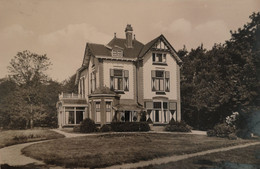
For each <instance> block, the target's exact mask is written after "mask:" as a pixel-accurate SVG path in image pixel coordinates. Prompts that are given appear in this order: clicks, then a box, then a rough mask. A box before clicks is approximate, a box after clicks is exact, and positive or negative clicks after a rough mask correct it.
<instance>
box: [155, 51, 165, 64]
mask: <svg viewBox="0 0 260 169" xmlns="http://www.w3.org/2000/svg"><path fill="white" fill-rule="evenodd" d="M152 55H153V63H166V53H153V54H152Z"/></svg>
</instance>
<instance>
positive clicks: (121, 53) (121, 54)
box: [112, 49, 123, 57]
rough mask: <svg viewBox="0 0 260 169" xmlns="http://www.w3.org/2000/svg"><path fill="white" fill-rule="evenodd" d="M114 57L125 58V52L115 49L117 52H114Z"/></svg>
mask: <svg viewBox="0 0 260 169" xmlns="http://www.w3.org/2000/svg"><path fill="white" fill-rule="evenodd" d="M112 56H113V57H122V56H123V51H122V50H116V49H115V50H113V51H112Z"/></svg>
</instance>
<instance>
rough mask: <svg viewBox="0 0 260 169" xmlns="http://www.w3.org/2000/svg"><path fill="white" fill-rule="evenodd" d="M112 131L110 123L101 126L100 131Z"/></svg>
mask: <svg viewBox="0 0 260 169" xmlns="http://www.w3.org/2000/svg"><path fill="white" fill-rule="evenodd" d="M109 131H111V127H110V126H109V125H106V124H105V125H103V126H102V127H101V128H100V132H109Z"/></svg>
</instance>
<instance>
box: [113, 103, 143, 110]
mask: <svg viewBox="0 0 260 169" xmlns="http://www.w3.org/2000/svg"><path fill="white" fill-rule="evenodd" d="M113 108H114V109H115V110H117V111H142V110H143V107H142V106H139V105H137V104H118V105H115V106H114V107H113Z"/></svg>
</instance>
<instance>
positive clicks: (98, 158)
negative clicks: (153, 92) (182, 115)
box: [22, 133, 252, 168]
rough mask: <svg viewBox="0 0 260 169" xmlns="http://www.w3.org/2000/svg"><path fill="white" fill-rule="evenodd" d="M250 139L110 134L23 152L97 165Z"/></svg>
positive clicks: (68, 163)
mask: <svg viewBox="0 0 260 169" xmlns="http://www.w3.org/2000/svg"><path fill="white" fill-rule="evenodd" d="M247 142H252V140H241V139H239V140H228V139H224V138H215V137H207V136H202V135H192V134H166V133H160V134H159V133H137V134H136V133H131V134H107V135H97V136H84V137H77V138H64V139H59V140H52V141H49V142H45V143H39V144H34V145H30V146H28V147H26V148H24V149H23V150H22V152H23V153H24V154H25V155H27V156H30V157H33V158H36V159H39V160H44V161H45V162H46V163H47V164H56V165H60V166H65V167H91V168H95V167H105V166H111V165H115V164H122V163H127V162H137V161H141V160H149V159H154V158H157V157H164V156H170V155H181V154H187V153H193V152H199V151H203V150H209V149H214V148H219V147H226V146H231V145H236V144H241V143H247Z"/></svg>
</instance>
